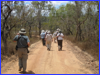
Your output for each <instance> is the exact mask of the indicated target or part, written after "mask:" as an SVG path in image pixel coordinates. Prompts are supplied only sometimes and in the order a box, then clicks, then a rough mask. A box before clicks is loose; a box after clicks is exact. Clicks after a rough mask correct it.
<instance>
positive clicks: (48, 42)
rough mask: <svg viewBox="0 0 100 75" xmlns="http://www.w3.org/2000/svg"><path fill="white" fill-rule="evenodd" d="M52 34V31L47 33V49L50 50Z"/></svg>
mask: <svg viewBox="0 0 100 75" xmlns="http://www.w3.org/2000/svg"><path fill="white" fill-rule="evenodd" d="M52 41H53V40H52V34H51V33H50V31H48V34H47V35H46V43H47V50H49V51H50V49H51V42H52Z"/></svg>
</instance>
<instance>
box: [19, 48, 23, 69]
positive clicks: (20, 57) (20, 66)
mask: <svg viewBox="0 0 100 75" xmlns="http://www.w3.org/2000/svg"><path fill="white" fill-rule="evenodd" d="M18 58H19V68H22V67H23V64H22V50H21V49H20V48H18Z"/></svg>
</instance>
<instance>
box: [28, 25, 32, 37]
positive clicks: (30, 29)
mask: <svg viewBox="0 0 100 75" xmlns="http://www.w3.org/2000/svg"><path fill="white" fill-rule="evenodd" d="M29 36H30V38H32V34H31V26H29Z"/></svg>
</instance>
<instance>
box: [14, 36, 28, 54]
mask: <svg viewBox="0 0 100 75" xmlns="http://www.w3.org/2000/svg"><path fill="white" fill-rule="evenodd" d="M19 39H23V40H25V41H26V45H23V44H21V45H22V46H23V48H26V49H27V53H29V50H28V45H27V39H25V38H24V37H22V36H21V37H18V40H17V41H19ZM15 49H16V50H18V45H16V47H15Z"/></svg>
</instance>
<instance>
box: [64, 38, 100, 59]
mask: <svg viewBox="0 0 100 75" xmlns="http://www.w3.org/2000/svg"><path fill="white" fill-rule="evenodd" d="M65 39H67V40H70V41H71V42H73V43H74V45H77V46H78V47H80V48H81V49H82V50H83V51H85V52H87V53H89V54H90V55H92V56H93V57H94V59H95V60H99V43H98V42H90V41H81V42H79V41H76V40H75V37H74V36H65Z"/></svg>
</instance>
